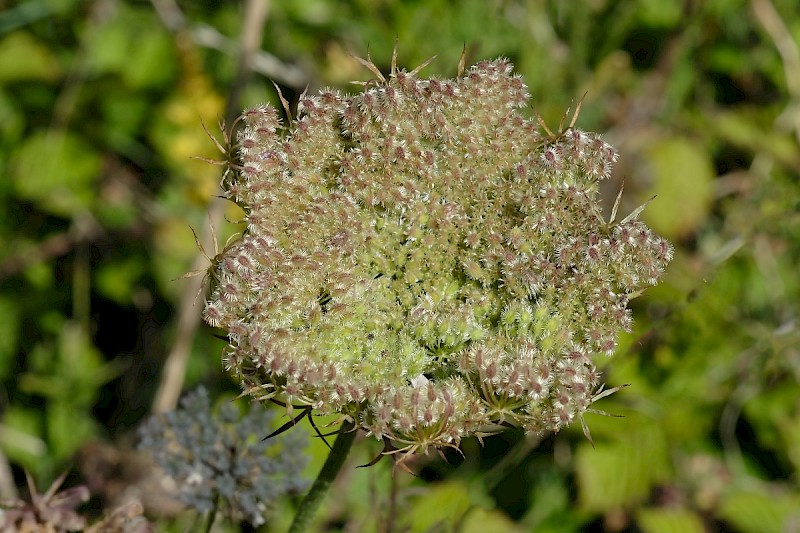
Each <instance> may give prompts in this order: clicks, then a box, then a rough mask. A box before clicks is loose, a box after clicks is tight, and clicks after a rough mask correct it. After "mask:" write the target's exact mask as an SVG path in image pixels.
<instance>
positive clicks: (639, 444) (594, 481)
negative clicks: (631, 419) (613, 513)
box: [575, 418, 670, 512]
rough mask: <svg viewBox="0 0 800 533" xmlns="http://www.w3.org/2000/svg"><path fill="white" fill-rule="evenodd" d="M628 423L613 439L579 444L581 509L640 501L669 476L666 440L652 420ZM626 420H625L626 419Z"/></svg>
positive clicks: (602, 509)
mask: <svg viewBox="0 0 800 533" xmlns="http://www.w3.org/2000/svg"><path fill="white" fill-rule="evenodd" d="M639 421H640V422H641V423H640V424H637V425H636V426H635V427H634V426H633V425H632V424H628V427H627V428H626V430H625V431H621V432H620V434H619V435H618V436H617V439H618V440H617V441H616V442H610V443H601V442H599V441H598V442H597V444H596V446H597V447H596V448H592V447H591V446H590V445H589V444H585V443H584V444H582V445H581V446H579V448H578V450H577V455H576V458H575V468H576V474H577V476H578V486H579V490H580V494H579V500H580V505H581V507H582V508H583V509H586V510H590V511H596V512H605V511H609V510H612V509H616V508H619V507H631V506H634V505H636V504H638V503H640V502H642V501H644V500H645V499H646V498H647V496H648V495H649V494H650V490H651V489H652V487H653V486H654V485H656V484H658V483H660V482H663V481H664V480H666V479H667V478H668V477H669V473H670V463H669V457H668V453H667V441H666V438H665V436H664V433H663V431H662V430H661V428H660V427H659V426H658V425H657V423H655V422H654V421H648V420H646V419H644V418H640V419H639ZM626 422H627V421H626Z"/></svg>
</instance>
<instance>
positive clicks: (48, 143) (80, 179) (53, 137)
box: [11, 132, 101, 216]
mask: <svg viewBox="0 0 800 533" xmlns="http://www.w3.org/2000/svg"><path fill="white" fill-rule="evenodd" d="M100 162H101V161H100V156H99V155H98V154H97V152H96V151H95V150H94V148H93V147H92V146H91V145H90V144H89V143H88V142H86V141H84V140H83V139H82V138H81V137H80V136H78V135H77V134H75V133H72V132H38V133H35V134H33V135H31V136H30V137H29V138H28V139H26V140H25V141H24V142H23V144H22V145H21V146H20V148H19V149H18V150H17V153H16V157H15V158H14V161H13V165H12V175H11V177H12V180H13V182H14V187H15V190H16V192H17V194H18V195H19V196H20V197H21V198H22V199H24V200H27V201H31V202H34V203H36V204H37V205H38V206H39V207H40V208H41V209H44V210H46V211H50V212H52V213H55V214H58V215H63V216H71V215H74V214H76V213H78V212H79V211H81V210H86V209H89V208H90V207H91V205H92V202H93V200H94V198H95V194H96V192H95V190H94V183H95V181H96V180H97V178H98V175H99V172H100Z"/></svg>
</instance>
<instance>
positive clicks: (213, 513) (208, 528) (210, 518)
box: [206, 494, 219, 533]
mask: <svg viewBox="0 0 800 533" xmlns="http://www.w3.org/2000/svg"><path fill="white" fill-rule="evenodd" d="M218 509H219V494H216V495H215V496H214V506H213V507H212V508H211V510H210V511H209V512H208V521H207V522H206V533H211V527H212V526H213V525H214V520H216V519H217V510H218Z"/></svg>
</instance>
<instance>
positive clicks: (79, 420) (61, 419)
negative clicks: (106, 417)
mask: <svg viewBox="0 0 800 533" xmlns="http://www.w3.org/2000/svg"><path fill="white" fill-rule="evenodd" d="M97 430H98V428H97V424H96V423H95V421H94V418H92V414H91V411H89V410H79V409H76V408H75V406H74V405H71V404H70V403H68V402H49V403H48V405H47V436H48V442H49V443H50V446H51V451H50V453H51V455H52V457H53V459H54V460H55V461H62V460H64V459H66V458H68V457H70V456H72V454H73V453H75V451H76V450H77V449H78V448H80V446H81V445H82V444H83V443H84V442H86V441H88V440H89V439H91V438H92V437H94V436H96V435H97Z"/></svg>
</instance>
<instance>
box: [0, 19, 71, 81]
mask: <svg viewBox="0 0 800 533" xmlns="http://www.w3.org/2000/svg"><path fill="white" fill-rule="evenodd" d="M60 76H61V67H60V65H59V64H58V61H56V58H55V57H54V56H53V55H52V54H51V53H50V50H49V49H48V48H47V46H45V45H44V44H41V43H40V42H38V41H37V40H36V39H35V38H34V37H33V36H31V35H30V34H29V33H27V32H24V31H19V32H15V33H12V34H10V35H7V36H5V37H4V38H3V39H2V40H0V84H3V83H12V82H20V81H32V80H44V81H54V80H56V79H58V78H59V77H60Z"/></svg>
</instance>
